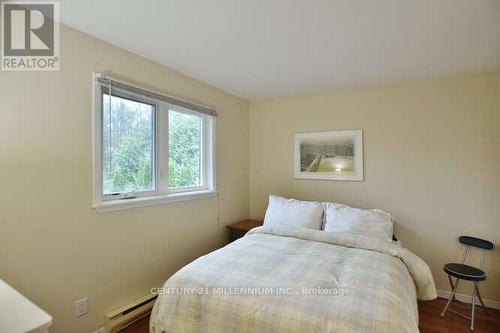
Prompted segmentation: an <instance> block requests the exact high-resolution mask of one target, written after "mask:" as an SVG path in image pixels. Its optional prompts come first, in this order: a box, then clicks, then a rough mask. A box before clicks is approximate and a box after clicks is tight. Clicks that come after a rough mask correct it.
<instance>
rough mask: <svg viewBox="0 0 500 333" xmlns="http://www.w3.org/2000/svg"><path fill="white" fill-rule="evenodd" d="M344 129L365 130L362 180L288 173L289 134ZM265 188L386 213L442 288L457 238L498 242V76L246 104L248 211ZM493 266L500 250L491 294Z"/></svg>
mask: <svg viewBox="0 0 500 333" xmlns="http://www.w3.org/2000/svg"><path fill="white" fill-rule="evenodd" d="M343 129H364V130H365V145H364V148H365V181H364V182H349V181H316V180H299V179H294V177H293V135H294V133H300V132H311V131H326V130H343ZM270 193H275V194H281V195H284V196H289V197H295V198H300V199H310V200H325V201H336V202H341V203H346V204H350V205H354V206H358V207H365V208H382V209H384V210H387V211H389V212H391V213H392V214H393V215H394V216H395V218H396V220H397V226H396V233H397V234H398V235H399V236H400V238H401V239H402V241H403V243H404V245H405V246H406V247H408V248H409V249H411V250H413V251H414V252H415V253H416V254H418V255H420V256H421V257H422V258H423V259H425V260H426V261H427V262H428V263H429V265H430V266H431V268H432V271H433V273H434V276H435V279H436V282H437V286H438V287H439V288H440V289H445V290H448V289H449V287H448V285H447V280H446V277H445V275H444V273H443V272H442V269H441V267H442V265H443V264H444V263H446V262H449V261H454V260H457V259H458V258H459V256H460V253H461V252H460V251H461V248H460V247H459V245H458V244H457V241H456V239H457V236H458V235H460V234H470V235H477V236H480V237H485V238H487V239H490V240H491V241H494V242H495V243H497V244H499V245H500V73H493V74H485V75H477V76H468V77H460V78H454V79H448V80H438V81H431V82H421V83H411V84H403V85H397V86H387V87H378V88H369V89H358V90H350V91H341V92H336V93H330V94H320V95H314V96H299V97H290V98H283V99H277V100H269V101H263V102H256V103H251V105H250V211H251V217H253V218H262V216H263V214H264V212H265V208H266V205H267V196H268V195H269V194H270ZM499 263H500V251H499V250H498V249H497V250H496V251H495V252H494V253H493V255H491V254H490V255H489V256H488V257H487V261H486V270H487V272H488V274H489V277H488V279H487V280H486V281H485V282H484V283H483V284H482V290H483V291H484V295H483V296H485V298H488V299H492V300H496V301H500V265H499ZM462 292H468V290H467V289H464V290H462Z"/></svg>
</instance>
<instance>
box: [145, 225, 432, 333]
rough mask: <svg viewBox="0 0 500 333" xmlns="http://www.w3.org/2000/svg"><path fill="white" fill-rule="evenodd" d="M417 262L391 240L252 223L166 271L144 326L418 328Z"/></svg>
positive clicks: (154, 332) (423, 272) (420, 278)
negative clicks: (211, 249)
mask: <svg viewBox="0 0 500 333" xmlns="http://www.w3.org/2000/svg"><path fill="white" fill-rule="evenodd" d="M436 297H437V295H436V289H435V286H434V281H433V278H432V275H431V272H430V269H429V267H428V266H427V264H426V263H425V262H424V261H422V260H421V259H420V258H419V257H417V256H416V255H415V254H413V253H412V252H410V251H409V250H407V249H405V248H403V247H401V246H400V245H398V244H395V243H392V242H384V241H381V240H377V239H373V238H369V237H360V236H353V235H348V234H338V233H328V232H324V231H317V230H311V229H305V228H290V227H287V226H273V227H266V226H264V227H259V228H255V229H253V230H251V231H250V232H249V233H248V234H247V235H246V236H245V237H243V238H241V239H239V240H237V241H235V242H233V243H231V244H229V245H227V246H226V247H224V248H221V249H219V250H217V251H214V252H212V253H210V254H208V255H205V256H203V257H201V258H199V259H197V260H195V261H194V262H192V263H190V264H189V265H187V266H185V267H184V268H182V269H181V270H179V271H178V272H177V273H176V274H174V275H173V276H172V277H171V278H170V279H169V280H168V281H167V282H166V283H165V284H164V286H163V288H161V289H160V295H159V297H158V300H157V301H156V304H155V306H154V308H153V312H152V314H151V323H150V332H151V333H163V332H169V333H170V332H241V333H244V332H245V333H246V332H269V333H271V332H273V333H274V332H297V333H299V332H301V333H302V332H398V333H400V332H418V311H417V302H416V300H417V298H418V299H422V300H429V299H434V298H436Z"/></svg>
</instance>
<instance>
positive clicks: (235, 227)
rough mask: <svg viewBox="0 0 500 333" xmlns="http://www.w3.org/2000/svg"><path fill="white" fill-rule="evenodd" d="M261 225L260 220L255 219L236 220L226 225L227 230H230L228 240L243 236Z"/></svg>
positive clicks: (231, 240)
mask: <svg viewBox="0 0 500 333" xmlns="http://www.w3.org/2000/svg"><path fill="white" fill-rule="evenodd" d="M261 225H262V221H255V220H246V221H241V222H236V223H233V224H230V225H228V226H227V228H228V229H229V231H230V232H231V238H230V240H229V241H230V242H234V241H235V240H237V239H238V238H241V237H243V236H244V235H245V234H246V233H247V232H248V231H249V230H251V229H253V228H255V227H260V226H261Z"/></svg>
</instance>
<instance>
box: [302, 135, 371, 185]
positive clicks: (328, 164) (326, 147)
mask: <svg viewBox="0 0 500 333" xmlns="http://www.w3.org/2000/svg"><path fill="white" fill-rule="evenodd" d="M295 178H304V179H326V180H354V181H362V180H364V172H363V130H352V131H329V132H315V133H300V134H295Z"/></svg>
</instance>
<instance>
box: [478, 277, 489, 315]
mask: <svg viewBox="0 0 500 333" xmlns="http://www.w3.org/2000/svg"><path fill="white" fill-rule="evenodd" d="M474 289H475V290H476V294H477V298H479V302H481V306H482V307H483V310H484V313H486V315H487V316H489V313H488V311H487V310H486V306H485V305H484V302H483V299H482V298H481V294H480V293H479V282H474Z"/></svg>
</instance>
